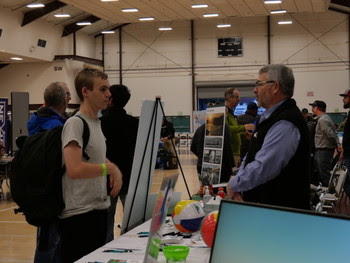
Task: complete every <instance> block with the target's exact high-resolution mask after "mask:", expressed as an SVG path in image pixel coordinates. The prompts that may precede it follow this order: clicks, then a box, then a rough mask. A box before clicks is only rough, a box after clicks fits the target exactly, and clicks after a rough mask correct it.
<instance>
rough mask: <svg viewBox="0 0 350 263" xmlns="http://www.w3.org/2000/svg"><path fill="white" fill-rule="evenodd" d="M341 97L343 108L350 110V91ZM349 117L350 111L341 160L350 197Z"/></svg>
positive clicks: (345, 125) (345, 128) (345, 189)
mask: <svg viewBox="0 0 350 263" xmlns="http://www.w3.org/2000/svg"><path fill="white" fill-rule="evenodd" d="M339 96H341V97H343V108H344V109H349V108H350V89H346V90H345V91H344V92H343V93H342V94H339ZM349 116H350V111H349V112H348V116H347V118H346V121H345V124H344V130H343V141H342V146H343V151H342V154H341V156H340V160H344V162H345V166H346V169H347V177H346V179H345V183H344V191H345V193H346V195H347V196H348V197H350V118H349Z"/></svg>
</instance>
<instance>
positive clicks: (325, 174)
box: [309, 100, 342, 186]
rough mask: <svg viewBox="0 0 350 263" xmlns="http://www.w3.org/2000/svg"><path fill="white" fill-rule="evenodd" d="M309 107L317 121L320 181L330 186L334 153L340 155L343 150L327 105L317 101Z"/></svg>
mask: <svg viewBox="0 0 350 263" xmlns="http://www.w3.org/2000/svg"><path fill="white" fill-rule="evenodd" d="M309 105H310V106H311V107H312V113H313V114H314V115H315V116H316V119H317V124H316V129H315V149H316V150H315V161H316V162H315V164H316V165H317V169H318V172H319V181H320V182H321V183H322V185H323V186H328V184H329V179H330V177H331V170H332V160H333V155H334V151H335V150H336V151H337V152H338V153H339V154H340V153H341V151H342V149H341V145H340V142H339V138H338V133H337V132H336V130H335V126H334V123H333V121H332V120H331V118H330V117H329V115H328V114H327V113H326V109H327V105H326V103H325V102H324V101H321V100H315V101H314V102H313V103H310V104H309Z"/></svg>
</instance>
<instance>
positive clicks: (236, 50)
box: [218, 37, 243, 57]
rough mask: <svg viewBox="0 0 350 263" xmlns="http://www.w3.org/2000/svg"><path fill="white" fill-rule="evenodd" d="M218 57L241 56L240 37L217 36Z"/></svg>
mask: <svg viewBox="0 0 350 263" xmlns="http://www.w3.org/2000/svg"><path fill="white" fill-rule="evenodd" d="M218 56H219V57H241V56H243V49H242V38H241V37H230V38H218Z"/></svg>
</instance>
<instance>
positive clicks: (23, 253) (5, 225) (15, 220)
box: [0, 147, 199, 263]
mask: <svg viewBox="0 0 350 263" xmlns="http://www.w3.org/2000/svg"><path fill="white" fill-rule="evenodd" d="M179 157H180V161H181V165H182V168H183V170H184V174H185V177H186V181H187V184H188V186H189V189H190V193H191V194H192V195H193V194H195V193H196V192H197V190H198V188H199V181H198V176H197V169H196V162H197V158H196V157H195V156H194V155H193V154H190V151H189V150H188V148H187V147H181V150H180V155H179ZM174 171H175V170H162V169H159V170H158V169H157V170H155V174H154V178H153V184H152V190H151V191H152V192H158V191H159V188H160V185H161V182H162V178H163V177H164V176H167V175H170V174H173V173H174ZM179 172H180V170H179ZM3 188H4V192H5V195H6V193H8V192H9V191H8V187H7V185H6V184H5V182H4V183H3ZM175 191H176V192H182V199H187V198H188V194H187V191H186V187H185V184H184V180H183V179H182V176H181V174H180V177H179V179H178V182H177V185H176V188H175ZM16 207H17V206H16V204H15V203H14V202H12V201H5V200H1V201H0V263H9V262H11V263H23V262H28V263H29V262H33V258H34V251H35V242H36V228H35V227H34V226H31V225H29V224H27V222H26V221H25V218H24V216H23V215H21V214H17V215H15V214H14V212H13V210H14V208H16ZM122 218H123V213H122V205H121V203H120V202H118V205H117V212H116V220H115V231H114V233H115V236H116V237H117V236H119V235H120V229H119V228H118V227H117V225H118V224H120V223H121V222H122Z"/></svg>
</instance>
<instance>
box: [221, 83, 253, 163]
mask: <svg viewBox="0 0 350 263" xmlns="http://www.w3.org/2000/svg"><path fill="white" fill-rule="evenodd" d="M239 98H240V97H239V92H238V90H237V89H235V88H227V89H226V90H225V106H226V111H227V112H226V123H227V125H228V126H229V128H230V132H231V134H230V136H231V148H232V152H233V158H234V162H235V165H236V167H239V164H240V159H241V156H240V150H241V134H243V133H244V132H247V131H252V130H254V129H255V125H254V124H251V123H249V124H244V125H238V123H237V119H236V116H235V115H234V114H233V113H234V110H235V108H236V107H237V105H238V102H239Z"/></svg>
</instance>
